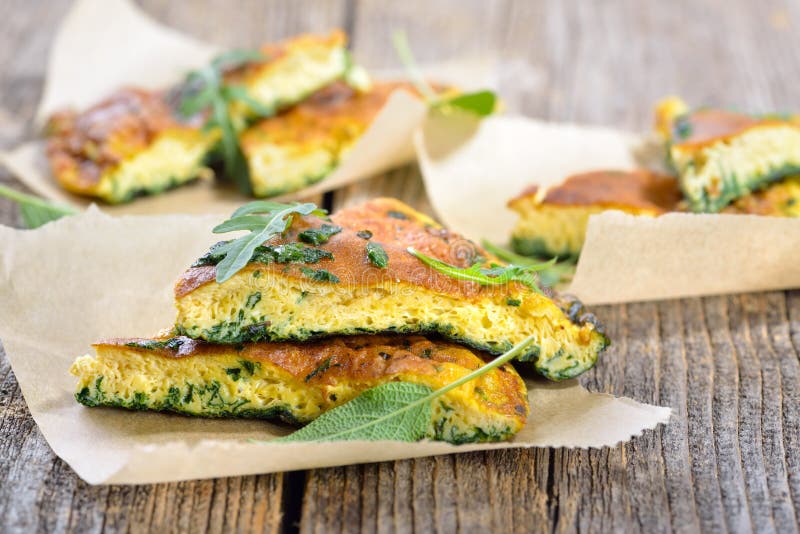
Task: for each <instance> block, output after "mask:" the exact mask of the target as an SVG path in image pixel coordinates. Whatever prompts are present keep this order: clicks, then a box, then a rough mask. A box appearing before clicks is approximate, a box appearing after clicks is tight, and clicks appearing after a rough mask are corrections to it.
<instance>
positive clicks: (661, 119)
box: [656, 97, 800, 212]
mask: <svg viewBox="0 0 800 534" xmlns="http://www.w3.org/2000/svg"><path fill="white" fill-rule="evenodd" d="M656 128H657V130H658V132H659V133H660V134H661V135H662V136H663V137H664V139H665V140H666V142H667V150H668V152H669V161H670V163H671V164H672V166H673V167H674V168H675V171H676V172H677V173H678V175H679V182H680V185H681V189H682V190H683V194H684V196H685V197H686V200H687V203H688V207H689V209H690V210H691V211H694V212H718V211H720V210H721V209H722V208H724V207H725V206H727V205H728V204H730V203H731V202H733V201H734V200H736V199H738V198H741V197H743V196H745V195H747V194H749V193H751V192H753V191H757V190H759V189H761V188H763V187H765V186H767V185H769V184H770V183H772V182H775V181H778V180H780V179H782V178H784V177H786V176H789V175H792V174H797V173H798V172H800V120H798V119H797V117H780V116H765V117H758V116H753V115H745V114H742V113H735V112H731V111H725V110H720V109H698V110H689V108H688V106H687V105H686V104H685V103H684V102H683V101H681V100H680V99H677V98H674V97H673V98H667V99H664V100H662V101H661V102H659V103H658V105H657V107H656Z"/></svg>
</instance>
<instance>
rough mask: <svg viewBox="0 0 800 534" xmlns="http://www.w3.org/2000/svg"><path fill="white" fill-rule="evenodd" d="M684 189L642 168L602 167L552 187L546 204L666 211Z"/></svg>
mask: <svg viewBox="0 0 800 534" xmlns="http://www.w3.org/2000/svg"><path fill="white" fill-rule="evenodd" d="M538 191H539V187H538V186H537V185H533V186H530V187H528V188H527V189H525V190H524V191H523V192H522V193H521V194H520V195H519V196H517V197H515V198H513V199H512V200H510V201H509V203H508V205H509V206H510V207H513V206H514V205H515V204H516V203H517V202H519V201H520V200H522V199H524V198H528V197H531V196H534V195H536V194H537V193H538ZM680 200H681V192H680V189H679V187H678V183H677V181H676V180H675V178H673V177H671V176H665V175H661V174H656V173H654V172H651V171H648V170H644V169H639V170H634V171H615V170H601V171H592V172H586V173H581V174H576V175H573V176H570V177H568V178H567V179H566V180H564V182H562V183H561V184H559V185H557V186H555V187H551V188H548V189H547V191H546V193H545V195H544V198H543V199H542V201H541V203H542V204H552V205H558V206H601V207H609V208H613V207H629V208H636V209H642V210H651V211H654V212H657V213H665V212H668V211H672V210H674V209H675V206H676V205H677V204H678V202H680Z"/></svg>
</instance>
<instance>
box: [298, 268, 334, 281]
mask: <svg viewBox="0 0 800 534" xmlns="http://www.w3.org/2000/svg"><path fill="white" fill-rule="evenodd" d="M300 272H301V273H303V274H304V275H306V276H307V277H309V278H311V279H312V280H314V281H315V282H330V283H332V284H338V283H339V277H338V276H336V275H335V274H333V273H332V272H330V271H326V270H325V269H317V270H314V269H309V268H308V267H300Z"/></svg>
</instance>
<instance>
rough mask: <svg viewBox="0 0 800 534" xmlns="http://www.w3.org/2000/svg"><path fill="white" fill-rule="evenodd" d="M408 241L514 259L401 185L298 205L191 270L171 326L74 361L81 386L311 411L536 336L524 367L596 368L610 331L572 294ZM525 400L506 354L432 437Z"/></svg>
mask: <svg viewBox="0 0 800 534" xmlns="http://www.w3.org/2000/svg"><path fill="white" fill-rule="evenodd" d="M409 247H413V249H414V250H416V251H418V252H419V253H423V254H425V255H427V256H429V257H431V258H435V259H437V260H440V261H443V262H447V263H449V264H450V265H452V266H455V267H460V268H467V267H470V266H473V265H487V266H489V265H490V264H494V266H495V267H497V265H498V264H501V263H502V262H500V261H499V260H497V259H496V258H494V257H493V256H492V255H491V254H489V253H488V252H486V251H485V250H483V249H482V248H480V247H478V246H477V245H475V244H474V243H472V242H470V241H468V240H466V239H464V238H463V237H461V236H459V235H457V234H455V233H453V232H450V231H448V230H447V229H445V228H442V227H441V226H439V225H438V224H436V223H435V222H434V221H433V220H431V219H429V218H428V217H426V216H424V215H422V214H420V213H418V212H416V211H414V210H413V209H411V208H410V207H408V206H406V205H405V204H403V203H401V202H399V201H397V200H394V199H376V200H372V201H369V202H367V203H365V204H363V205H360V206H356V207H353V208H350V209H345V210H341V211H339V212H337V213H336V214H334V215H333V216H332V217H330V218H328V217H325V216H316V215H313V214H312V215H306V216H302V217H300V216H297V217H295V218H294V219H293V220H292V222H291V225H290V226H289V227H288V229H287V230H286V231H284V232H283V233H281V234H279V235H276V236H274V237H272V238H271V239H269V240H267V241H266V242H264V243H263V244H262V245H260V246H259V247H257V249H256V250H255V251H254V253H253V254H252V256H251V257H250V260H249V261H248V262H247V263H246V265H245V266H244V267H243V268H241V269H239V270H238V271H237V272H235V274H232V275H231V276H230V277H229V278H226V279H224V281H221V282H219V281H218V276H217V274H218V273H217V266H218V265H219V264H220V262H221V261H223V260H224V258H225V256H224V254H221V253H220V250H224V248H225V247H224V245H220V244H218V245H215V246H214V247H212V248H211V250H210V251H209V252H208V253H207V254H205V255H204V256H202V257H201V258H199V259H198V260H197V261H196V262H195V263H194V264H193V265H192V266H191V267H190V268H189V269H188V270H187V271H186V272H185V273H184V274H183V275H182V276H181V277H180V279H179V280H178V282H177V284H176V286H175V305H176V308H177V319H176V323H175V325H174V327H173V328H172V329H171V330H170V331H169V332H168V333H165V335H163V336H160V337H157V338H153V339H116V340H109V341H103V342H100V343H97V344H96V345H94V347H95V350H96V353H97V354H96V356H91V355H86V356H82V357H79V358H78V359H77V360H76V361H75V363H74V364H73V367H72V373H73V374H75V375H76V376H77V377H78V378H79V383H78V387H77V392H76V398H77V400H78V401H79V402H81V403H82V404H85V405H87V406H114V407H122V408H129V409H137V410H156V411H172V412H178V413H182V414H186V415H197V416H208V417H260V418H280V419H283V420H284V421H287V422H290V423H293V424H303V423H307V422H309V421H311V420H313V419H315V418H316V417H318V416H319V415H320V414H322V413H324V412H326V411H327V410H329V409H331V408H333V407H335V406H338V405H341V404H342V403H345V402H347V401H348V400H351V399H353V398H354V397H356V396H358V395H359V394H360V393H362V392H364V391H366V390H368V389H370V388H372V387H375V386H377V385H380V384H383V383H386V382H391V381H404V382H411V383H415V384H421V385H425V386H428V387H430V388H432V389H438V388H440V387H442V386H445V385H447V384H450V383H452V382H454V381H455V380H457V379H459V378H461V377H463V376H465V375H466V374H468V373H470V372H471V371H474V370H475V369H477V368H478V367H480V366H481V365H483V363H484V362H485V361H486V360H488V359H491V358H492V356H493V355H497V354H500V353H502V352H504V351H506V350H508V349H510V348H511V347H512V346H513V345H515V344H517V343H519V342H520V341H522V340H524V339H525V338H527V337H528V336H533V337H534V339H535V342H534V344H533V345H531V346H529V348H528V349H527V352H526V353H525V354H524V355H523V356H522V357H521V358H520V359H521V360H524V362H525V363H520V364H518V365H521V366H523V367H528V368H531V369H535V370H536V371H537V372H538V373H539V374H541V375H544V376H545V377H547V378H550V379H552V380H562V379H566V378H572V377H575V376H577V375H579V374H580V373H582V372H584V371H586V370H587V369H589V368H591V367H592V366H593V365H594V363H595V361H596V360H597V357H598V354H599V353H600V352H601V351H603V349H604V348H605V347H606V346H607V344H608V340H607V338H606V337H605V335H604V334H603V333H602V331H601V330H600V329H599V328H598V326H597V324H596V320H595V319H594V316H593V315H591V314H590V313H587V312H586V310H585V309H584V308H583V307H582V305H581V304H580V303H579V302H577V301H575V300H574V299H567V298H560V297H557V296H555V295H554V294H552V293H549V294H545V293H543V292H541V291H540V290H538V288H532V287H529V286H528V285H526V284H523V283H520V282H516V281H512V282H509V283H504V284H499V285H481V284H479V283H476V282H473V281H467V280H460V279H456V278H453V277H452V276H450V275H448V274H446V273H445V272H442V271H440V270H437V269H434V268H432V267H430V266H428V264H426V263H424V262H422V261H420V259H418V257H417V256H415V255H413V254H412V253H410V252H409ZM528 412H529V407H528V402H527V391H526V387H525V383H524V381H523V380H522V379H521V377H520V376H519V375H518V374H517V371H516V370H515V369H514V367H512V366H511V365H505V366H503V367H500V368H497V369H495V370H493V371H490V372H488V373H486V374H484V375H483V376H481V377H480V378H478V379H475V380H473V381H470V382H468V383H466V384H464V385H462V386H460V387H458V388H456V389H454V390H452V391H450V392H449V393H447V394H445V395H443V396H442V397H439V398H438V399H437V400H436V401H435V402H434V405H433V416H432V419H431V423H430V427H429V429H428V432H427V437H429V438H431V439H438V440H445V441H449V442H452V443H464V442H475V441H500V440H505V439H509V438H510V437H512V436H513V435H514V434H515V433H516V432H517V431H519V429H520V428H521V427H522V426H523V425H524V424H525V421H526V419H527V415H528Z"/></svg>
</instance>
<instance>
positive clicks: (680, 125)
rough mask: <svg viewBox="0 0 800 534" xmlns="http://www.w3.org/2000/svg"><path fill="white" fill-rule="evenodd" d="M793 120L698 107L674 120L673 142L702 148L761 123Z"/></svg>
mask: <svg viewBox="0 0 800 534" xmlns="http://www.w3.org/2000/svg"><path fill="white" fill-rule="evenodd" d="M791 123H792V121H786V120H779V119H773V118H762V117H756V116H752V115H746V114H744V113H736V112H734V111H727V110H723V109H698V110H695V111H692V112H690V113H687V114H686V115H684V116H682V117H681V118H680V120H678V121H675V122H674V123H673V131H672V142H673V146H677V147H681V148H683V149H700V148H702V147H705V146H708V145H712V144H714V143H717V142H719V141H725V140H727V139H730V138H732V137H735V136H737V135H739V134H741V133H742V132H745V131H746V130H750V129H753V128H760V127H762V126H774V125H781V124H791Z"/></svg>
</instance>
